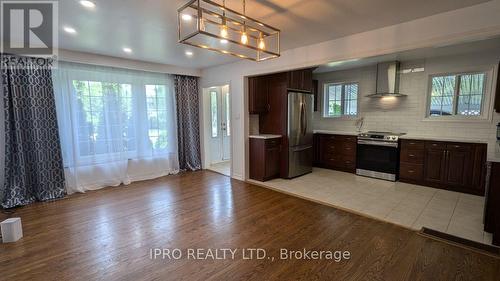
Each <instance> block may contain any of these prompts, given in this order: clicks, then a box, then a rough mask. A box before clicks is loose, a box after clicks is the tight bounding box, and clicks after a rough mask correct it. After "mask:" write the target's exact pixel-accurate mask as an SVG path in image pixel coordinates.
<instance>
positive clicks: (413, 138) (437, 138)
mask: <svg viewBox="0 0 500 281" xmlns="http://www.w3.org/2000/svg"><path fill="white" fill-rule="evenodd" d="M399 138H400V139H403V140H404V139H407V140H408V139H411V140H430V141H448V142H471V143H488V141H485V140H479V139H466V138H454V137H440V136H422V135H413V134H409V135H402V136H400V137H399Z"/></svg>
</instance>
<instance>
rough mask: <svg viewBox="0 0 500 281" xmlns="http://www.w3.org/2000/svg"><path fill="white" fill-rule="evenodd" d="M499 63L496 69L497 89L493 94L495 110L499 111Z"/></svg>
mask: <svg viewBox="0 0 500 281" xmlns="http://www.w3.org/2000/svg"><path fill="white" fill-rule="evenodd" d="M498 72H500V63H499V64H498V71H497V90H496V94H495V111H496V112H498V113H500V73H498Z"/></svg>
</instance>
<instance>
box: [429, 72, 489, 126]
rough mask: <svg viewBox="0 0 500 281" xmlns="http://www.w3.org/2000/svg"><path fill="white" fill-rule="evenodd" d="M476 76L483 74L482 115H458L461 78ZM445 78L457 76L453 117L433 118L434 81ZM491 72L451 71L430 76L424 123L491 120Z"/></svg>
mask: <svg viewBox="0 0 500 281" xmlns="http://www.w3.org/2000/svg"><path fill="white" fill-rule="evenodd" d="M475 74H483V75H484V79H483V98H482V99H481V114H479V115H460V114H456V112H457V110H458V100H459V99H458V98H459V96H460V82H461V76H463V75H475ZM443 76H455V85H454V87H455V89H454V92H453V105H452V110H453V114H452V115H441V116H431V115H430V111H431V102H432V80H433V79H434V78H435V77H443ZM491 76H493V75H492V72H491V70H471V71H449V72H442V73H433V74H429V75H428V79H427V92H426V95H425V98H426V101H425V116H424V121H484V120H489V119H490V117H491V116H490V115H491V113H490V110H489V106H490V105H491V103H490V93H491V89H490V86H491V80H490V79H491Z"/></svg>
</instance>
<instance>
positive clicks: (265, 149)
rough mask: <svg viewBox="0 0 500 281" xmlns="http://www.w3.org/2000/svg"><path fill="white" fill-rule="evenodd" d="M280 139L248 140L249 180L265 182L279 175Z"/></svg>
mask: <svg viewBox="0 0 500 281" xmlns="http://www.w3.org/2000/svg"><path fill="white" fill-rule="evenodd" d="M280 164H281V138H273V139H259V138H250V178H251V179H253V180H258V181H267V180H270V179H273V178H277V177H279V175H280Z"/></svg>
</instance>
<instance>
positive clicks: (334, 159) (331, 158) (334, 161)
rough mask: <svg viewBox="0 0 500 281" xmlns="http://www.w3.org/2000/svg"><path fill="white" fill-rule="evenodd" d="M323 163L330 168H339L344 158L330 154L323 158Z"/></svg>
mask: <svg viewBox="0 0 500 281" xmlns="http://www.w3.org/2000/svg"><path fill="white" fill-rule="evenodd" d="M321 162H322V163H323V164H324V165H326V166H329V167H338V166H340V165H341V164H342V157H340V156H339V155H337V154H332V153H328V154H325V155H323V156H322V161H321Z"/></svg>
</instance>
